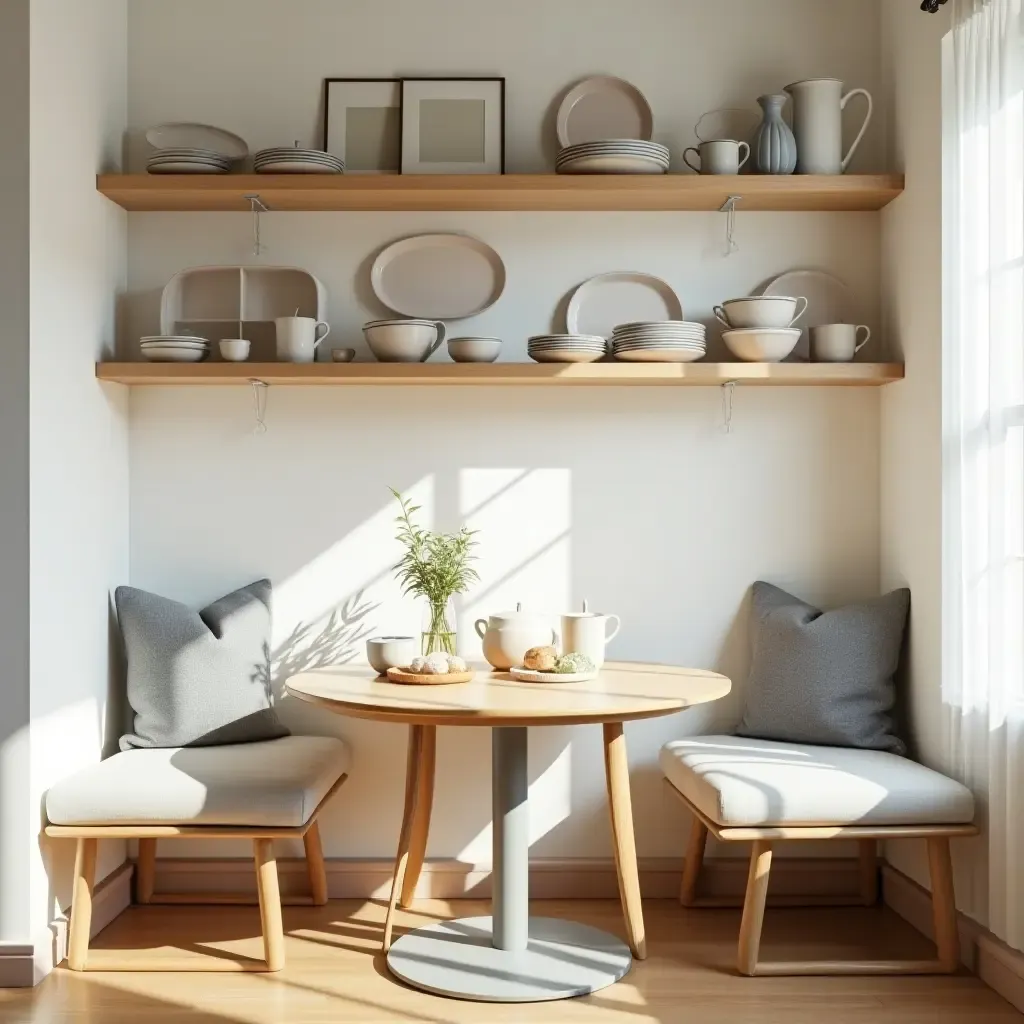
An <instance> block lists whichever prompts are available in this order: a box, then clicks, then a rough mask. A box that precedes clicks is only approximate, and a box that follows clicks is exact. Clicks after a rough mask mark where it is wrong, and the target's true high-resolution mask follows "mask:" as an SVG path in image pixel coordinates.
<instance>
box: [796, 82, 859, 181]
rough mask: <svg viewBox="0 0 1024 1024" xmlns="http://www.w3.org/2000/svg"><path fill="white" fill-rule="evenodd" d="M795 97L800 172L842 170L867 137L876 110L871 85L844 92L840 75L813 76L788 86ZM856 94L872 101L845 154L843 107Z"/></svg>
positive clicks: (843, 170)
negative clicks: (837, 76) (828, 76)
mask: <svg viewBox="0 0 1024 1024" xmlns="http://www.w3.org/2000/svg"><path fill="white" fill-rule="evenodd" d="M786 92H788V93H789V94H790V96H792V97H793V133H794V135H796V172H797V174H842V173H844V172H845V171H846V168H847V166H848V165H849V163H850V160H851V159H853V154H854V153H856V152H857V147H858V146H859V145H860V143H861V140H862V139H863V138H864V133H865V132H866V131H867V130H868V125H869V124H870V123H871V115H872V114H873V113H874V101H873V100H872V99H871V93H869V92H868V91H867V89H851V90H850V91H849V92H848V93H845V94H844V93H843V83H842V82H840V81H839V79H838V78H812V79H808V80H807V81H806V82H795V83H794V84H793V85H787V86H786ZM854 96H863V97H864V99H866V100H867V103H868V111H867V116H866V117H865V118H864V123H863V124H862V125H861V128H860V131H859V132H858V133H857V137H856V138H855V139H854V140H853V145H852V146H850V148H849V150H847V152H846V155H845V156H844V155H843V111H844V110H845V109H846V105H847V104H848V103H849V102H850V100H852V99H853V98H854Z"/></svg>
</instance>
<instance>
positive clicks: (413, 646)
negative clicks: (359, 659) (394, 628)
mask: <svg viewBox="0 0 1024 1024" xmlns="http://www.w3.org/2000/svg"><path fill="white" fill-rule="evenodd" d="M419 653H420V642H419V641H418V640H417V639H416V638H415V637H412V636H378V637H374V639H372V640H367V641H366V660H367V661H368V662H369V663H370V664H371V665H372V666H373V667H374V668H375V669H376V670H377V671H378V672H379V673H380V674H381V675H382V676H385V675H387V673H388V669H389V668H408V667H409V663H410V662H411V661H412V659H413V658H415V657H416V656H417V655H418V654H419Z"/></svg>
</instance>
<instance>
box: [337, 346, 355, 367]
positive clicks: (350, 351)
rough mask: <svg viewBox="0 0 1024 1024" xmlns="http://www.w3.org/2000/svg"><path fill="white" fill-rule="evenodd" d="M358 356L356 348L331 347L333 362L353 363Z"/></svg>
mask: <svg viewBox="0 0 1024 1024" xmlns="http://www.w3.org/2000/svg"><path fill="white" fill-rule="evenodd" d="M355 357H356V350H355V349H354V348H332V349H331V362H332V363H351V362H352V360H353V359H355Z"/></svg>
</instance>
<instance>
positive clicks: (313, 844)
mask: <svg viewBox="0 0 1024 1024" xmlns="http://www.w3.org/2000/svg"><path fill="white" fill-rule="evenodd" d="M302 845H303V848H304V849H305V851H306V873H307V874H308V875H309V894H310V897H311V898H312V900H313V904H314V905H315V906H318V907H322V906H323V905H324V904H325V903H326V902H327V866H326V864H324V847H323V843H322V842H321V839H320V825H319V824H318V823H317V822H316V821H314V822H313V824H312V825H310V826H309V828H308V829H306V834H305V835H304V836H303V837H302Z"/></svg>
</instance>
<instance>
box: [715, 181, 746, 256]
mask: <svg viewBox="0 0 1024 1024" xmlns="http://www.w3.org/2000/svg"><path fill="white" fill-rule="evenodd" d="M742 201H743V196H729V198H728V199H726V201H725V202H724V203H722V205H721V207H720V208H719V210H718V212H719V213H724V214H725V255H726V256H731V255H732V254H733V253H734V252H739V248H740V247H739V245H738V244H737V242H736V204H737V203H740V202H742Z"/></svg>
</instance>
